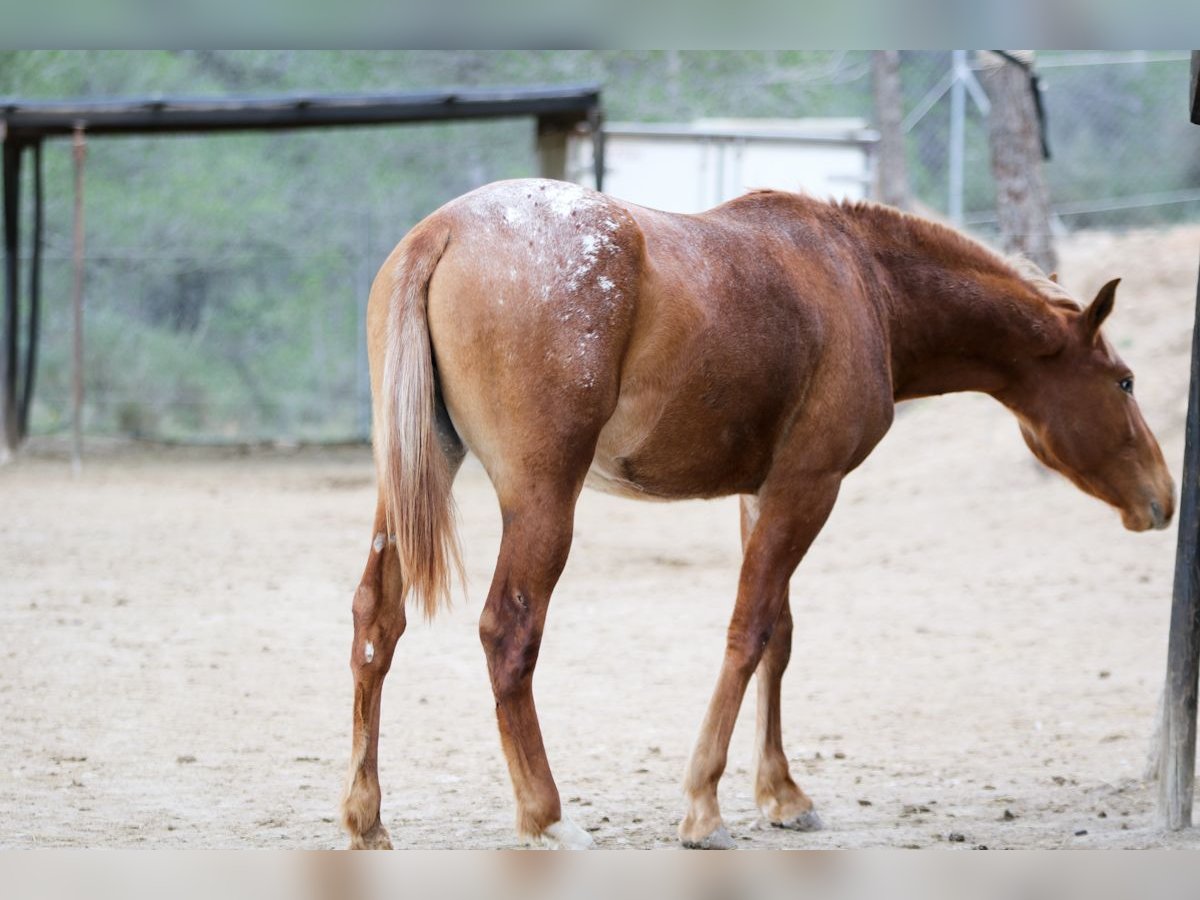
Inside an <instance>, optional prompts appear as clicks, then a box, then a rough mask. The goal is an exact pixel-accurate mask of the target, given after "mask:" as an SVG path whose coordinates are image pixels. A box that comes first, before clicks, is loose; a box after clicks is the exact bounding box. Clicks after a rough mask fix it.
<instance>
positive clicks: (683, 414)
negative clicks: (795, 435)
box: [585, 398, 777, 500]
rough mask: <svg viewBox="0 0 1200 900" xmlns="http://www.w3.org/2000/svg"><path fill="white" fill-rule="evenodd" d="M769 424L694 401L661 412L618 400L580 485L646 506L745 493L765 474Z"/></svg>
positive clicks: (655, 407)
mask: <svg viewBox="0 0 1200 900" xmlns="http://www.w3.org/2000/svg"><path fill="white" fill-rule="evenodd" d="M764 419H766V420H764ZM773 419H774V417H773V416H771V417H752V416H750V417H748V416H746V415H744V413H743V414H739V413H734V412H733V411H730V410H721V411H714V410H711V409H705V408H704V407H703V404H702V403H698V402H696V400H695V398H688V400H686V401H681V402H678V403H675V404H667V405H666V406H665V407H664V406H663V405H662V404H661V403H654V404H651V403H638V402H637V401H636V400H633V401H631V402H628V398H622V400H621V401H620V402H618V404H617V409H616V411H615V412H614V414H613V416H612V418H611V419H610V420H609V421H608V423H607V424H606V425H605V426H604V428H603V429H602V430H601V432H600V437H599V440H598V441H597V446H596V454H595V456H594V457H593V459H592V465H591V467H590V468H589V469H588V473H587V479H586V481H585V484H586V485H587V486H588V487H590V488H593V489H595V490H599V491H603V492H605V493H608V494H617V495H619V496H623V497H636V498H640V499H651V500H682V499H688V498H695V497H721V496H727V495H729V494H740V493H753V492H754V491H756V490H757V489H758V487H759V485H760V484H761V483H762V480H763V478H765V477H766V472H767V469H768V468H769V466H770V458H771V452H770V449H771V447H772V446H773V444H774V437H775V434H776V428H775V426H776V425H777V422H776V421H773Z"/></svg>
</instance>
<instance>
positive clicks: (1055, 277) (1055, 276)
mask: <svg viewBox="0 0 1200 900" xmlns="http://www.w3.org/2000/svg"><path fill="white" fill-rule="evenodd" d="M1049 278H1050V280H1051V281H1053V282H1054V283H1055V284H1058V273H1057V272H1051V273H1050V275H1049Z"/></svg>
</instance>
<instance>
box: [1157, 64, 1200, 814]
mask: <svg viewBox="0 0 1200 900" xmlns="http://www.w3.org/2000/svg"><path fill="white" fill-rule="evenodd" d="M1198 79H1200V51H1193V52H1192V102H1191V112H1192V121H1193V122H1195V123H1196V124H1198V125H1200V83H1198ZM1180 486H1181V487H1180V498H1179V540H1178V543H1177V544H1176V549H1175V584H1174V590H1173V591H1172V596H1171V633H1170V637H1169V639H1168V642H1167V683H1166V688H1165V693H1164V697H1163V714H1162V718H1163V721H1162V747H1161V750H1160V752H1159V767H1160V768H1159V787H1158V791H1159V793H1158V811H1159V817H1160V819H1161V821H1162V824H1163V827H1165V828H1167V829H1169V830H1171V831H1175V830H1178V829H1180V828H1187V827H1188V826H1190V825H1191V824H1192V792H1193V782H1194V779H1195V774H1196V676H1197V672H1198V671H1200V615H1198V614H1197V613H1198V605H1200V555H1198V552H1200V508H1198V505H1197V502H1198V500H1200V496H1198V495H1200V278H1198V279H1197V284H1196V317H1195V319H1194V320H1193V322H1192V372H1191V385H1190V387H1189V389H1188V409H1187V427H1186V429H1185V443H1184V451H1183V477H1182V478H1181V479H1180Z"/></svg>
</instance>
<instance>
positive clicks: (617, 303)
mask: <svg viewBox="0 0 1200 900" xmlns="http://www.w3.org/2000/svg"><path fill="white" fill-rule="evenodd" d="M431 218H432V219H433V220H435V221H436V223H437V224H439V225H444V226H445V227H447V228H448V229H449V232H450V239H449V242H448V244H447V246H446V249H445V252H444V254H443V256H442V259H441V262H440V263H439V264H438V267H437V270H436V271H435V273H434V276H433V279H432V281H431V283H430V290H429V324H430V335H431V339H432V343H433V346H434V351H435V356H436V360H437V366H438V372H439V378H440V381H441V385H442V391H443V396H444V400H445V403H446V406H447V408H448V410H449V412H450V416H451V419H452V421H453V422H454V425H455V427H456V429H457V430H458V431H459V434H460V436H461V437H462V438H463V440H464V441H465V442H466V444H467V446H468V447H470V448H471V449H472V450H473V451H474V452H475V453H476V454H477V455H478V456H479V457H480V458H481V459H482V461H483V462H484V465H485V466H486V467H487V469H488V471H489V474H490V475H491V476H492V478H493V480H498V481H499V482H504V481H506V480H507V481H511V480H512V478H513V477H515V475H516V474H517V473H523V472H525V471H527V470H528V469H529V468H530V467H531V466H533V467H537V466H538V465H540V464H542V463H544V462H545V461H546V459H547V458H548V457H552V458H557V459H558V461H559V462H560V463H561V464H563V465H565V466H568V467H570V466H575V467H578V466H579V465H580V463H579V458H581V457H583V456H586V457H587V460H586V462H587V463H588V464H589V465H590V472H589V476H590V477H589V483H591V484H592V485H593V486H596V487H599V488H601V489H605V490H610V491H616V492H619V493H627V494H634V495H641V496H653V497H662V498H673V497H691V496H716V495H721V494H730V493H738V492H748V491H753V490H755V489H756V488H757V486H758V484H759V483H761V480H762V478H763V477H764V476H765V473H766V471H767V469H768V468H769V466H770V462H771V455H772V452H773V449H774V446H775V442H776V441H777V439H778V438H779V435H780V433H781V429H783V428H785V427H786V425H787V422H788V421H789V413H790V410H791V408H792V407H793V406H794V405H795V403H796V402H797V401H798V398H799V397H800V396H801V395H802V393H803V388H804V385H805V383H806V381H807V380H809V379H811V377H812V376H813V373H814V371H815V368H816V366H817V363H818V361H819V358H820V351H821V346H822V343H823V338H824V335H823V334H822V329H823V322H822V317H821V315H820V311H819V310H818V309H816V308H815V307H812V306H810V305H808V304H805V303H803V302H801V301H802V298H801V297H800V288H799V286H798V285H797V284H796V283H795V279H794V278H793V273H792V268H791V266H790V263H789V260H788V259H786V258H785V257H786V252H787V248H786V246H785V244H784V243H783V242H782V241H781V239H780V238H779V237H778V236H775V235H772V234H771V233H769V230H764V229H763V228H762V227H761V225H760V224H757V223H754V222H750V223H743V222H739V221H737V219H736V217H734V218H730V217H728V216H722V215H720V214H719V211H718V213H714V214H710V215H707V216H682V215H673V214H668V213H660V212H656V211H652V210H645V209H642V208H640V207H636V206H632V205H629V204H624V203H621V202H619V201H616V200H614V199H612V198H609V197H606V196H604V195H601V194H597V193H595V192H592V191H587V190H585V189H583V188H580V187H578V186H576V185H570V184H565V183H562V182H552V181H543V180H528V181H510V182H499V183H497V184H493V185H488V186H486V187H484V188H481V189H479V190H477V191H474V192H472V193H470V194H467V195H464V196H463V197H461V198H459V199H458V200H456V201H453V202H451V203H450V204H447V206H445V207H443V208H442V209H441V210H439V211H438V212H437V213H435V214H434V216H433V217H431ZM427 221H428V220H427ZM585 468H586V466H585ZM497 486H498V488H499V487H500V484H499V483H498V484H497Z"/></svg>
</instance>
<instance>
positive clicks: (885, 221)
mask: <svg viewBox="0 0 1200 900" xmlns="http://www.w3.org/2000/svg"><path fill="white" fill-rule="evenodd" d="M831 205H833V206H834V208H835V209H838V210H840V211H841V212H844V213H847V214H849V215H851V216H853V217H854V218H856V219H858V220H860V221H862V220H865V221H867V222H868V223H870V224H872V225H875V226H878V228H877V230H878V231H880V232H881V233H886V234H888V235H889V236H890V237H891V239H892V240H896V241H899V242H902V243H904V244H906V245H908V246H911V247H912V248H913V249H920V248H924V249H928V248H930V247H933V246H936V247H938V248H941V249H942V250H943V251H946V250H948V251H949V252H951V253H953V254H955V255H956V256H959V257H961V258H962V259H963V260H964V261H966V262H968V263H971V264H974V265H975V266H976V267H978V268H981V269H991V268H999V269H1001V270H1002V271H1005V272H1007V273H1008V274H1010V275H1013V276H1015V277H1017V278H1019V279H1020V280H1021V281H1023V282H1024V283H1025V284H1027V285H1029V286H1030V287H1031V288H1033V290H1034V293H1035V294H1036V295H1037V296H1038V297H1040V298H1041V299H1042V300H1045V301H1046V303H1048V304H1050V305H1051V306H1056V307H1059V308H1063V309H1071V310H1076V311H1078V310H1079V308H1080V307H1079V304H1078V303H1077V302H1076V301H1075V299H1074V298H1073V297H1071V295H1070V294H1068V293H1067V291H1066V290H1064V289H1063V287H1062V286H1061V285H1059V284H1058V282H1057V281H1053V280H1051V278H1050V277H1048V276H1047V275H1046V273H1045V272H1043V271H1042V269H1041V268H1040V267H1039V266H1038V265H1037V263H1035V262H1034V261H1033V260H1031V259H1029V258H1028V257H1027V256H1024V255H1022V254H1020V253H1014V254H1003V253H1000V252H999V251H997V250H994V249H992V248H991V247H989V246H988V245H987V244H985V243H983V242H982V241H979V240H976V239H975V238H973V237H970V236H969V235H966V234H963V233H962V232H961V231H958V230H957V229H955V228H952V227H950V226H949V225H945V224H943V223H941V222H938V221H935V220H933V219H929V218H926V217H924V216H919V215H915V214H913V213H908V212H904V211H902V210H899V209H896V208H895V207H893V206H885V205H883V204H882V203H874V202H872V201H870V200H842V201H840V202H838V203H835V204H831Z"/></svg>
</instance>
